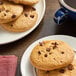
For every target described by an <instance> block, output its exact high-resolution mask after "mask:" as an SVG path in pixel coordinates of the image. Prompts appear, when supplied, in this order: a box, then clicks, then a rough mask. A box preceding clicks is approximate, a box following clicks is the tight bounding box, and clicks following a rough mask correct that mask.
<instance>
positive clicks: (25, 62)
mask: <svg viewBox="0 0 76 76" xmlns="http://www.w3.org/2000/svg"><path fill="white" fill-rule="evenodd" d="M44 40H62V41H64V42H66V43H68V44H69V45H70V46H71V47H72V48H73V49H74V51H75V50H76V38H75V37H72V36H66V35H53V36H48V37H44V38H42V39H39V40H37V41H35V42H34V43H33V44H31V45H30V46H29V47H28V48H27V49H26V50H25V52H24V54H23V56H22V59H21V65H20V68H21V73H22V76H34V73H33V67H32V65H31V64H30V59H29V57H30V53H31V51H32V49H33V48H34V47H35V45H36V44H38V43H39V42H41V41H44Z"/></svg>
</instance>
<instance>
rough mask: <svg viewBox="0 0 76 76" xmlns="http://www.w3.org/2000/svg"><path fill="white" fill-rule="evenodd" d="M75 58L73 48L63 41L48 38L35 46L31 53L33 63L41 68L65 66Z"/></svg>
mask: <svg viewBox="0 0 76 76" xmlns="http://www.w3.org/2000/svg"><path fill="white" fill-rule="evenodd" d="M73 58H74V52H73V49H72V48H71V47H70V46H69V45H68V44H66V43H65V42H63V41H60V40H49V41H48V40H47V41H43V42H40V43H39V44H38V45H36V46H35V47H34V49H33V50H32V52H31V55H30V61H31V64H32V65H33V66H34V67H36V68H38V69H41V70H54V69H58V68H61V67H65V66H67V65H68V64H70V63H71V62H72V60H73Z"/></svg>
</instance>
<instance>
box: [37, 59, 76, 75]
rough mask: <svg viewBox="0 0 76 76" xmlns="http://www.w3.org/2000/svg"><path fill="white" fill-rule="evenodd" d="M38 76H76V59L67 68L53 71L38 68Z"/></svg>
mask: <svg viewBox="0 0 76 76" xmlns="http://www.w3.org/2000/svg"><path fill="white" fill-rule="evenodd" d="M36 73H37V76H76V59H74V60H73V62H72V63H71V64H69V65H68V66H66V67H65V68H60V69H57V70H52V71H43V70H39V69H36Z"/></svg>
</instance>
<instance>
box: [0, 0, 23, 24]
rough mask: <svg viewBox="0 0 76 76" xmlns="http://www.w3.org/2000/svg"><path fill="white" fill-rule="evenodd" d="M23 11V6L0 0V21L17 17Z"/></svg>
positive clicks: (7, 20) (8, 20)
mask: <svg viewBox="0 0 76 76" xmlns="http://www.w3.org/2000/svg"><path fill="white" fill-rule="evenodd" d="M22 12H23V6H21V5H16V4H14V3H10V2H7V1H3V0H0V23H8V22H10V21H14V20H15V19H17V18H18V17H19V16H20V15H21V14H22Z"/></svg>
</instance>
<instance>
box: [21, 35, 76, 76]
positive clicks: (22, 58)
mask: <svg viewBox="0 0 76 76" xmlns="http://www.w3.org/2000/svg"><path fill="white" fill-rule="evenodd" d="M55 36H58V37H59V36H63V37H70V38H72V39H75V37H73V36H69V35H51V36H45V37H42V38H40V39H38V40H36V41H34V42H33V43H32V44H30V45H29V46H28V47H27V49H26V50H25V51H24V53H23V55H22V57H21V62H20V72H21V75H22V76H24V73H23V71H22V70H23V69H22V67H23V66H22V63H23V60H24V57H25V54H26V51H27V50H28V49H29V48H31V46H33V45H34V44H36V43H38V42H40V41H42V40H45V39H46V40H47V38H49V37H55ZM75 40H76V39H75Z"/></svg>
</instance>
